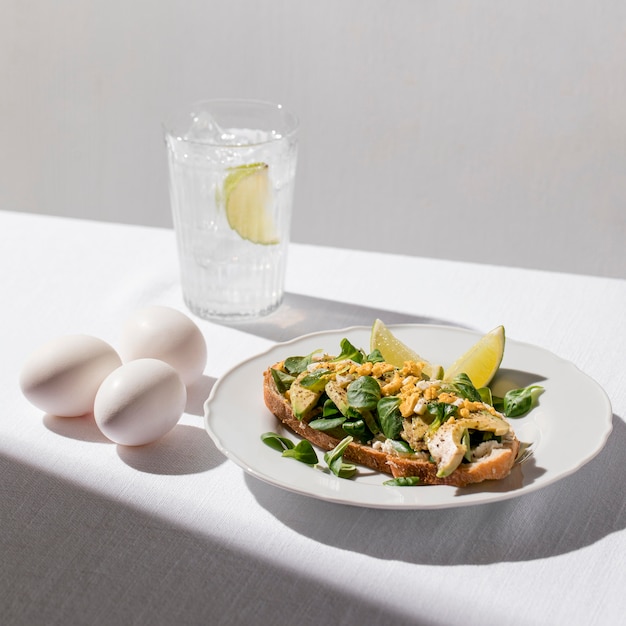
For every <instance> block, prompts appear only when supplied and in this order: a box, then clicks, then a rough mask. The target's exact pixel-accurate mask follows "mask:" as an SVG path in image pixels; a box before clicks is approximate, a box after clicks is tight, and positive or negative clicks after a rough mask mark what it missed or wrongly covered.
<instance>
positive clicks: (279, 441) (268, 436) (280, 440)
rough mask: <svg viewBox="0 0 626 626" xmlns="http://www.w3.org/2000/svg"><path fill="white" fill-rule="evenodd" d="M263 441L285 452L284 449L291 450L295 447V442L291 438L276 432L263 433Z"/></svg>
mask: <svg viewBox="0 0 626 626" xmlns="http://www.w3.org/2000/svg"><path fill="white" fill-rule="evenodd" d="M261 441H262V442H263V443H264V444H265V445H266V446H269V447H270V448H272V449H274V450H278V452H283V451H284V450H291V449H292V448H294V447H295V444H294V443H293V441H291V439H287V437H281V436H280V435H278V434H276V433H263V434H262V435H261Z"/></svg>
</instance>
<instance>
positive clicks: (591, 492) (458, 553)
mask: <svg viewBox="0 0 626 626" xmlns="http://www.w3.org/2000/svg"><path fill="white" fill-rule="evenodd" d="M564 445H566V439H564ZM624 466H626V424H625V423H624V422H623V421H622V420H621V419H620V418H619V417H617V416H615V415H614V416H613V433H612V435H611V437H610V438H609V440H608V442H607V445H606V446H605V448H604V449H603V450H602V452H601V453H600V454H599V455H598V456H596V457H595V458H594V459H592V460H591V461H590V462H589V463H587V464H586V465H585V466H584V467H583V468H581V469H580V470H578V471H577V472H576V473H575V474H573V475H570V476H567V477H565V478H563V479H562V480H560V481H559V482H557V483H555V484H553V485H549V486H547V487H545V488H544V489H541V490H539V491H536V492H533V493H530V494H527V495H524V496H522V497H519V498H513V499H509V500H504V501H502V502H498V503H493V504H486V505H478V506H473V507H461V508H458V509H439V510H420V511H386V510H381V509H368V508H359V507H353V506H343V505H340V504H334V503H329V502H324V501H322V500H316V499H313V498H307V497H305V496H302V495H299V494H295V493H291V492H287V491H283V490H281V489H279V488H277V487H274V486H272V485H268V484H266V483H263V482H261V481H259V480H257V479H255V478H252V477H250V476H246V481H247V484H248V487H249V488H250V491H251V492H252V494H253V495H254V496H255V498H256V499H257V501H258V502H259V504H261V506H263V507H264V508H265V509H267V510H268V511H269V512H270V513H271V514H272V515H274V516H275V517H276V518H278V519H280V521H281V522H283V523H284V524H286V525H287V526H289V527H290V528H292V529H293V530H295V531H296V532H299V533H301V534H303V535H305V536H308V537H311V538H313V539H315V540H316V541H319V542H321V543H326V544H329V545H333V546H335V547H338V548H341V549H342V550H350V551H353V552H362V553H363V554H367V555H369V556H374V557H377V558H380V559H390V560H393V559H396V560H400V561H406V562H410V563H416V564H430V565H467V564H473V565H480V564H488V563H497V562H516V561H530V560H535V559H543V558H547V557H550V556H556V555H560V554H566V553H569V552H574V551H576V550H579V549H581V548H583V547H585V546H589V545H591V544H593V543H595V542H597V541H600V540H601V539H603V538H604V537H606V536H607V535H610V534H612V533H615V532H620V531H622V530H624V529H625V528H626V508H625V507H624V498H625V497H626V488H625V486H624V481H623V476H622V474H621V472H616V471H615V468H620V467H624ZM523 468H525V465H524V466H523ZM520 469H522V468H520ZM524 471H527V470H526V469H524ZM530 471H533V470H532V466H531V470H530ZM513 480H515V478H514V479H513ZM407 488H408V489H414V488H415V489H420V488H423V489H428V487H407ZM355 529H358V532H355ZM381 529H393V530H392V531H389V532H381Z"/></svg>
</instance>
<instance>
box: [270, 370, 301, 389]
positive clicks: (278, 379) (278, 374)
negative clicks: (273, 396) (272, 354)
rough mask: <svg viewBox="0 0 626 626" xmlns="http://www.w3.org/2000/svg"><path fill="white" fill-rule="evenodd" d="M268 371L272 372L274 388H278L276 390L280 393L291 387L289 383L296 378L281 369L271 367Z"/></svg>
mask: <svg viewBox="0 0 626 626" xmlns="http://www.w3.org/2000/svg"><path fill="white" fill-rule="evenodd" d="M270 371H271V372H272V378H273V379H274V384H275V385H276V389H278V392H279V393H282V394H284V393H285V391H287V389H289V387H291V383H292V382H293V381H294V380H295V379H296V377H295V376H292V375H291V374H287V373H286V372H283V371H281V370H277V369H274V368H271V370H270Z"/></svg>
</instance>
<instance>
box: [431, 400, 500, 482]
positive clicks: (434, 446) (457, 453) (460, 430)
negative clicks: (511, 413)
mask: <svg viewBox="0 0 626 626" xmlns="http://www.w3.org/2000/svg"><path fill="white" fill-rule="evenodd" d="M468 429H472V430H481V431H487V432H492V433H493V434H494V435H496V436H502V435H506V433H507V432H509V425H508V424H507V422H506V421H504V420H503V419H500V418H498V417H495V416H493V415H491V414H490V413H487V412H484V413H474V414H472V415H470V417H466V418H462V419H458V420H454V419H452V420H450V421H448V422H445V423H444V424H442V425H441V426H440V427H439V429H438V430H437V432H435V434H434V435H432V436H431V437H429V438H428V442H427V443H428V450H429V452H430V454H431V456H432V457H433V459H435V462H436V463H437V476H438V477H439V478H444V477H446V476H449V475H450V474H452V472H453V471H454V470H455V469H456V468H457V467H458V466H459V465H460V463H461V461H462V460H463V457H464V456H465V455H466V453H467V452H468V448H467V440H468V438H467V437H466V436H465V433H466V432H467V431H468Z"/></svg>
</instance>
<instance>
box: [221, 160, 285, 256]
mask: <svg viewBox="0 0 626 626" xmlns="http://www.w3.org/2000/svg"><path fill="white" fill-rule="evenodd" d="M271 199H272V187H271V182H270V178H269V166H268V165H267V164H266V163H250V164H248V165H239V166H237V167H230V168H228V175H227V176H226V179H225V180H224V205H225V207H226V218H227V219H228V224H229V225H230V227H231V228H232V229H233V230H234V231H236V232H237V233H238V234H239V235H240V236H241V237H243V238H244V239H247V240H248V241H252V242H253V243H260V244H265V245H268V244H275V243H278V235H277V234H276V226H275V224H274V220H273V219H272V215H271V213H270V210H269V209H270V203H271Z"/></svg>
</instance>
